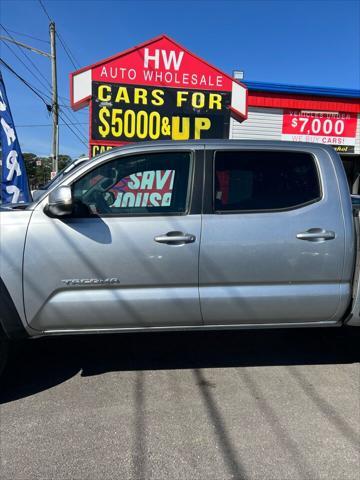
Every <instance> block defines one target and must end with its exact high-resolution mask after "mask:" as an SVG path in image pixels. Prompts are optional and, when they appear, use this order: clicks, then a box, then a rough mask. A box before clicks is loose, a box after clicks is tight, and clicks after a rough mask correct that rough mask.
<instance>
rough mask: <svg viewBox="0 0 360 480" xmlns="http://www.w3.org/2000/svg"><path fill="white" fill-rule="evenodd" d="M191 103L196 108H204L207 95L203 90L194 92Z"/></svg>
mask: <svg viewBox="0 0 360 480" xmlns="http://www.w3.org/2000/svg"><path fill="white" fill-rule="evenodd" d="M191 105H192V106H193V107H194V108H203V106H204V105H205V95H204V94H203V93H202V92H197V93H193V95H192V97H191Z"/></svg>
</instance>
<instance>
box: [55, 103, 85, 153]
mask: <svg viewBox="0 0 360 480" xmlns="http://www.w3.org/2000/svg"><path fill="white" fill-rule="evenodd" d="M59 117H60V118H61V120H63V122H64V123H65V125H66V127H67V128H68V129H69V130H70V131H71V132H72V133H73V134H74V135H75V137H76V138H77V139H78V140H79V141H80V142H81V143H82V144H83V145H84V146H85V147H86V148H88V145H87V143H85V142H84V141H83V140H82V139H81V138H80V137H79V135H78V134H77V133H76V132H75V131H74V130H73V129H72V128H71V127H70V125H68V124H67V122H66V121H65V120H64V119H63V118H62V116H61V113H60V112H59Z"/></svg>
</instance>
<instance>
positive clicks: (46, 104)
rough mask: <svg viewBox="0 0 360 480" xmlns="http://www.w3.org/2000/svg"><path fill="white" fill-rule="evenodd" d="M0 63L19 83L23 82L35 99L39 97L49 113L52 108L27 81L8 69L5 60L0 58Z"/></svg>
mask: <svg viewBox="0 0 360 480" xmlns="http://www.w3.org/2000/svg"><path fill="white" fill-rule="evenodd" d="M0 62H1V63H2V64H3V65H4V67H6V68H7V69H8V70H9V71H10V72H11V73H12V74H13V75H15V76H16V77H17V78H18V79H19V80H21V82H23V83H24V84H25V85H26V86H27V87H28V88H29V89H30V90H31V91H32V92H33V93H35V95H36V96H37V97H39V98H40V99H41V100H42V101H43V102H44V104H45V106H46V108H47V110H48V111H49V112H51V110H52V107H51V105H49V104H48V103H46V100H45V99H44V98H43V97H42V96H41V95H40V94H39V93H38V92H37V91H36V89H35V88H34V87H33V86H32V85H31V84H30V83H29V82H28V81H27V80H25V79H24V78H23V77H22V76H21V75H19V74H18V73H16V72H15V70H14V69H13V68H12V67H10V65H9V64H8V63H6V62H5V60H3V59H2V58H1V57H0Z"/></svg>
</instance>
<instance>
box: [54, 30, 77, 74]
mask: <svg viewBox="0 0 360 480" xmlns="http://www.w3.org/2000/svg"><path fill="white" fill-rule="evenodd" d="M56 36H57V37H58V39H59V41H60V43H61V45H62V47H63V49H64V51H65V53H66V55H67V56H68V58H69V60H70V62H71V63H72V65H73V67H74V68H75V69H76V70H78V69H79V64H78V63H77V61H76V59H75V57H74V55H73V54H72V53H71V50H70V48H69V47H68V46H67V45H66V44H65V40H63V39H62V36H61V35H60V33H59V32H56Z"/></svg>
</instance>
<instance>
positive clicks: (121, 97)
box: [115, 87, 130, 103]
mask: <svg viewBox="0 0 360 480" xmlns="http://www.w3.org/2000/svg"><path fill="white" fill-rule="evenodd" d="M115 102H125V103H130V98H129V94H128V91H127V88H126V87H119V90H118V92H117V94H116V98H115Z"/></svg>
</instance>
